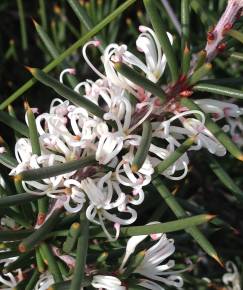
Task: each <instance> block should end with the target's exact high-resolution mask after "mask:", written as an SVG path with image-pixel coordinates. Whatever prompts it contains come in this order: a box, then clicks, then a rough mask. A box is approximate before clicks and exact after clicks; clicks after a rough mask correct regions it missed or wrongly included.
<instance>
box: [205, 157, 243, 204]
mask: <svg viewBox="0 0 243 290" xmlns="http://www.w3.org/2000/svg"><path fill="white" fill-rule="evenodd" d="M209 166H210V168H211V169H212V171H213V173H214V174H215V175H216V176H217V177H218V179H219V180H220V181H221V182H222V184H223V185H224V186H225V187H226V188H228V189H229V190H230V191H231V192H232V193H234V195H235V197H236V198H237V199H238V200H239V201H241V202H242V201H243V191H242V190H241V189H240V188H239V187H238V186H237V185H236V183H235V181H234V180H233V179H232V178H231V177H230V176H229V174H228V173H227V172H226V171H225V170H224V168H223V167H222V166H221V165H220V163H219V162H218V161H217V160H216V159H215V158H213V157H212V156H209Z"/></svg>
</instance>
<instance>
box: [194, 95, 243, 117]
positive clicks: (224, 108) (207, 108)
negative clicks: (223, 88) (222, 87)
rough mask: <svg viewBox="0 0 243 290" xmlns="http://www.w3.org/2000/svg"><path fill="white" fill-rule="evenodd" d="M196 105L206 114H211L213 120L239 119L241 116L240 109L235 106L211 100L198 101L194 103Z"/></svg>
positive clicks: (242, 111)
mask: <svg viewBox="0 0 243 290" xmlns="http://www.w3.org/2000/svg"><path fill="white" fill-rule="evenodd" d="M195 103H196V104H198V106H199V107H200V108H201V109H202V110H203V111H204V112H206V113H210V114H212V116H213V118H214V119H215V120H220V119H222V118H225V117H226V118H227V117H234V118H236V117H239V116H240V115H242V114H243V110H242V108H239V106H237V105H236V104H232V103H228V102H223V101H218V100H213V99H200V100H196V101H195Z"/></svg>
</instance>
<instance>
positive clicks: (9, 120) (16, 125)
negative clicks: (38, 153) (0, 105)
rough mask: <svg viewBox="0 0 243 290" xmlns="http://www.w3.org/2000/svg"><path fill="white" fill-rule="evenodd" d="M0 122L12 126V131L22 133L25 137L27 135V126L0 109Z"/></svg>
mask: <svg viewBox="0 0 243 290" xmlns="http://www.w3.org/2000/svg"><path fill="white" fill-rule="evenodd" d="M0 122H2V123H4V124H5V125H6V126H8V127H10V128H12V129H13V130H14V131H16V132H18V133H20V134H21V135H24V136H25V137H28V136H29V133H28V127H27V126H26V125H24V124H23V123H21V122H20V121H18V120H17V119H15V118H14V117H11V116H10V115H9V114H8V113H6V112H3V111H0Z"/></svg>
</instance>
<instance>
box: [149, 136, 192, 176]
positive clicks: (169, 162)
mask: <svg viewBox="0 0 243 290" xmlns="http://www.w3.org/2000/svg"><path fill="white" fill-rule="evenodd" d="M195 139H196V137H195V136H193V137H189V138H188V139H186V140H185V141H184V142H183V143H182V144H181V146H179V147H178V148H176V150H175V151H174V152H173V153H171V154H170V155H169V156H168V157H167V158H166V159H165V160H163V161H161V162H160V163H159V164H158V165H157V166H156V167H155V168H154V171H155V173H154V177H155V176H157V175H158V174H160V173H162V172H164V171H165V170H166V169H167V168H169V167H170V166H171V165H172V164H174V163H175V162H176V161H177V160H178V159H179V158H180V157H181V156H182V155H183V154H184V153H185V152H186V151H187V150H188V149H189V148H190V147H191V146H192V145H193V143H194V142H195Z"/></svg>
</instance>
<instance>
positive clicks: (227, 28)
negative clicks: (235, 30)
mask: <svg viewBox="0 0 243 290" xmlns="http://www.w3.org/2000/svg"><path fill="white" fill-rule="evenodd" d="M232 27H233V23H226V24H225V25H224V29H223V31H222V34H223V35H224V34H225V33H227V32H228V31H229V30H230V29H231V28H232Z"/></svg>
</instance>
